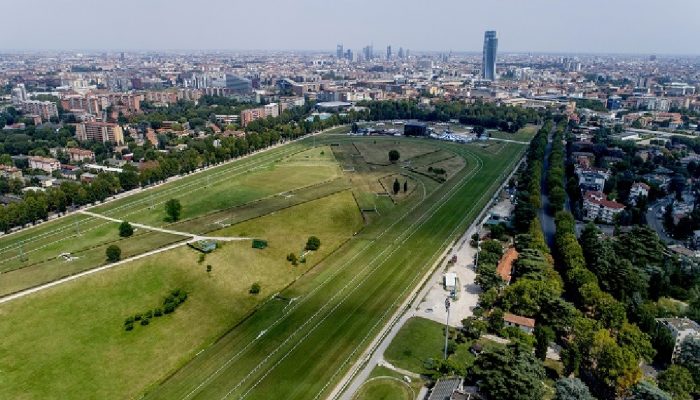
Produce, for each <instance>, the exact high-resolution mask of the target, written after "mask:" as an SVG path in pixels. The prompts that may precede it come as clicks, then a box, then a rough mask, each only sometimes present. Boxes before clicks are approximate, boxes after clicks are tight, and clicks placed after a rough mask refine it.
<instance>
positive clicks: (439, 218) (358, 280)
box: [147, 137, 525, 399]
mask: <svg viewBox="0 0 700 400" xmlns="http://www.w3.org/2000/svg"><path fill="white" fill-rule="evenodd" d="M317 140H318V139H317ZM329 140H333V141H341V140H342V139H340V138H339V137H332V138H330V139H329ZM346 140H363V141H365V143H366V144H368V143H371V142H369V141H372V140H377V142H378V143H379V142H380V141H382V139H381V138H377V139H375V138H348V139H346ZM384 140H385V141H387V142H389V144H391V142H393V141H394V140H395V139H394V138H386V139H384ZM403 140H409V141H411V139H403ZM413 142H414V143H415V142H418V141H417V140H416V141H413ZM431 144H432V145H434V146H439V147H443V146H444V148H450V149H454V151H455V152H457V153H458V154H460V155H461V156H463V157H466V158H467V159H468V162H467V165H472V166H473V168H467V169H465V171H464V172H462V173H459V174H457V175H455V177H454V178H453V179H451V180H449V181H447V182H446V183H445V184H443V185H441V186H439V187H438V188H437V190H435V191H434V192H433V193H431V194H429V195H428V197H427V198H426V199H425V201H422V202H418V203H414V202H406V203H403V204H399V205H398V206H397V207H395V208H394V210H392V211H389V212H388V213H387V214H385V215H383V216H382V218H381V219H379V220H377V221H376V222H375V223H373V224H372V225H370V226H367V227H366V228H365V229H364V230H363V231H361V232H360V233H359V234H358V235H356V236H355V237H354V238H353V240H351V241H349V242H348V243H346V244H345V245H344V246H342V247H341V248H340V249H339V250H338V251H337V252H336V253H334V255H333V257H329V258H327V259H325V260H323V261H322V262H321V264H320V265H319V267H318V268H316V269H314V271H312V273H311V274H308V275H306V276H305V277H303V278H301V279H299V280H298V281H297V282H295V283H294V284H293V285H292V286H291V287H290V288H288V289H286V290H284V291H283V292H282V293H281V295H282V296H283V297H285V298H290V299H295V300H294V301H293V302H292V303H291V305H290V307H288V308H286V309H284V310H280V308H279V307H278V306H275V305H274V304H272V305H268V304H265V305H262V306H261V307H260V308H259V309H258V310H257V311H256V313H255V314H253V315H252V316H251V317H250V318H248V319H246V320H245V321H243V322H242V323H241V324H240V325H238V326H237V327H236V328H235V329H233V330H232V331H231V332H229V333H228V334H227V335H226V336H224V337H223V338H222V339H221V340H220V341H218V342H217V343H215V344H214V345H212V346H211V347H209V348H207V349H206V350H205V351H204V352H203V353H202V354H200V355H199V356H198V357H196V358H194V359H193V360H192V361H191V362H190V363H189V364H188V365H186V366H185V367H184V368H182V369H181V370H180V371H178V372H177V373H176V374H174V375H173V376H171V377H170V378H168V379H167V380H166V381H165V382H164V383H163V384H162V385H160V386H158V387H155V388H153V390H151V391H150V392H149V394H148V395H147V398H149V399H173V398H184V397H187V398H196V399H210V398H223V397H226V396H228V397H230V398H254V399H267V398H275V397H280V396H282V397H284V398H285V399H313V398H316V397H317V396H318V397H324V396H325V395H327V394H328V393H329V391H330V390H331V389H332V388H333V385H334V384H335V383H336V382H337V381H338V380H339V379H340V377H341V376H342V375H343V374H344V372H345V371H346V369H347V368H348V367H349V366H350V365H351V364H352V362H353V361H354V360H355V359H356V358H357V357H358V356H359V355H360V354H361V352H362V350H363V349H364V348H365V346H367V344H368V343H369V342H370V340H371V338H372V337H373V336H374V335H375V334H376V333H377V332H378V330H379V328H380V327H381V326H382V324H383V323H385V322H386V320H387V318H388V317H389V316H390V315H391V314H392V313H393V312H394V311H395V310H396V309H397V307H398V306H399V304H400V303H401V301H402V300H403V299H404V298H405V296H406V295H407V294H408V293H409V292H410V290H411V289H412V288H413V287H414V286H415V285H416V284H417V283H418V281H419V279H420V277H422V276H423V275H424V274H425V272H426V271H428V269H429V267H430V266H431V265H432V263H433V262H434V261H435V260H436V259H437V258H438V257H439V255H440V253H441V252H442V250H443V249H444V248H445V247H446V246H447V245H448V243H449V242H450V241H451V240H453V239H455V238H456V237H457V236H458V235H459V234H461V232H463V230H464V229H465V228H466V227H467V226H468V225H469V224H470V223H471V221H472V220H473V219H474V218H475V217H476V215H477V214H478V212H479V211H480V210H481V208H482V207H483V206H484V205H485V204H486V202H487V201H488V200H490V198H491V196H492V195H493V193H494V191H495V189H496V188H497V187H498V185H499V183H500V182H501V181H502V180H503V179H504V178H505V173H506V171H508V170H509V169H511V168H513V166H514V165H515V163H516V162H517V160H518V159H519V157H520V155H522V152H523V151H524V150H525V146H522V145H510V144H506V145H504V146H503V147H502V148H501V151H500V152H499V153H498V155H497V156H495V155H491V154H490V153H488V152H485V151H482V150H480V148H479V147H477V146H471V145H470V146H457V145H451V144H439V143H435V144H433V142H431Z"/></svg>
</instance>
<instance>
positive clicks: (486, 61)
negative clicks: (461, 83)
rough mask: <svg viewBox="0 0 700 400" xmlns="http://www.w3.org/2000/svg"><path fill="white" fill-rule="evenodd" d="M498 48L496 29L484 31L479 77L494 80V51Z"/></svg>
mask: <svg viewBox="0 0 700 400" xmlns="http://www.w3.org/2000/svg"><path fill="white" fill-rule="evenodd" d="M497 50H498V38H497V37H496V31H486V32H485V33H484V53H483V56H482V64H481V65H482V71H481V77H482V78H484V79H487V80H490V81H495V80H496V51H497Z"/></svg>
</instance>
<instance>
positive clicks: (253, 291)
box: [248, 282, 261, 294]
mask: <svg viewBox="0 0 700 400" xmlns="http://www.w3.org/2000/svg"><path fill="white" fill-rule="evenodd" d="M260 289H261V288H260V284H259V283H258V282H255V283H254V284H252V285H251V286H250V290H248V293H250V294H258V293H260Z"/></svg>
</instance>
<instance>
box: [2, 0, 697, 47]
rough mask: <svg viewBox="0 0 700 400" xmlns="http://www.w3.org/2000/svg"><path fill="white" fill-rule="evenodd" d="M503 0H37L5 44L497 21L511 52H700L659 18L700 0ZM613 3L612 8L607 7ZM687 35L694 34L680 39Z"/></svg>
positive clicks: (272, 38)
mask: <svg viewBox="0 0 700 400" xmlns="http://www.w3.org/2000/svg"><path fill="white" fill-rule="evenodd" d="M58 3H62V4H58ZM501 3H502V4H500V5H501V6H502V7H499V12H498V13H495V14H494V13H490V12H489V6H488V5H486V4H481V3H473V2H455V1H446V0H441V1H437V2H434V3H433V4H432V8H431V11H432V14H431V13H415V12H411V11H409V10H410V9H415V7H412V6H416V7H421V6H422V5H421V4H419V3H418V2H415V1H413V2H412V1H409V2H408V4H406V5H405V7H401V8H400V9H397V8H396V7H394V6H393V5H391V4H385V3H377V2H370V1H366V0H359V1H356V2H353V3H352V4H351V3H347V4H343V2H342V1H341V2H340V4H339V7H333V8H327V7H325V5H326V3H324V2H322V1H320V0H306V1H303V2H297V3H295V4H287V3H285V2H283V1H279V0H272V1H271V2H270V4H269V5H270V9H271V10H274V15H271V16H267V15H261V14H260V13H259V11H257V10H256V9H255V7H254V6H253V5H251V4H230V3H227V2H223V1H221V0H203V1H201V2H199V3H198V7H197V8H195V9H192V7H190V6H188V5H187V4H186V2H184V1H170V2H165V1H163V0H154V1H151V2H147V3H141V2H135V1H134V0H127V1H126V2H124V3H122V4H121V6H120V7H118V8H110V9H107V7H106V6H99V5H98V6H95V5H93V4H91V3H87V2H86V1H84V0H76V1H71V2H70V3H69V4H65V2H49V1H47V0H29V1H26V2H13V3H11V4H7V5H6V6H5V11H6V15H14V16H17V17H16V18H8V19H7V20H6V21H5V23H4V24H3V25H2V26H0V35H2V36H3V37H5V38H7V39H8V40H7V41H4V44H3V45H1V46H2V47H0V50H3V51H8V50H28V51H39V50H115V51H116V50H126V51H152V50H160V51H162V50H171V51H176V50H188V49H191V50H203V51H206V50H234V51H248V50H267V51H272V50H307V51H328V52H329V53H331V54H332V53H333V48H334V46H335V45H336V44H337V43H343V44H344V46H345V48H346V49H353V50H354V51H355V52H357V51H359V50H360V49H361V48H362V47H363V46H365V45H367V44H371V43H374V45H375V46H377V48H380V46H379V44H383V45H393V46H397V47H398V46H399V45H401V46H403V47H404V48H410V49H412V50H414V51H449V50H452V51H454V52H479V49H480V47H481V41H482V38H483V32H484V31H486V30H496V31H498V32H499V36H500V37H501V38H502V39H503V40H502V46H499V47H501V49H499V51H500V52H501V53H511V52H512V53H521V52H533V53H569V54H660V55H663V54H668V55H697V54H700V27H699V26H697V25H696V24H690V23H686V24H684V23H678V21H675V20H673V19H667V18H663V19H662V18H658V16H659V15H663V13H665V12H666V11H667V10H669V9H674V10H677V11H678V12H680V13H681V14H682V15H697V14H699V13H700V3H697V2H692V1H689V0H672V1H670V2H666V3H664V4H657V3H653V2H647V1H643V2H641V3H644V4H641V5H642V7H640V2H632V1H629V0H622V1H618V2H614V3H611V4H608V3H606V2H604V1H602V0H592V1H589V2H587V4H586V7H585V8H580V9H575V10H572V9H571V7H570V6H569V5H568V4H564V3H563V2H562V3H555V4H552V3H551V2H548V1H545V0H533V1H529V2H527V4H521V2H517V1H515V0H503V1H502V2H501ZM647 3H648V4H647ZM351 6H352V7H351ZM601 7H602V8H601ZM603 8H604V9H605V11H606V12H605V13H601V12H599V11H600V10H601V9H603ZM36 10H42V12H41V13H36ZM134 10H137V11H138V12H134ZM214 11H215V12H214ZM662 11H663V12H662ZM77 15H79V16H80V19H76V18H75V16H77ZM19 16H24V18H20V17H19ZM251 16H252V18H250V17H251ZM464 16H467V18H466V19H465V18H464ZM62 19H70V20H71V21H73V23H70V24H62V25H61V27H60V29H58V30H57V29H56V28H55V21H56V20H62ZM165 21H167V22H168V23H165ZM178 21H180V22H181V23H177V22H178ZM173 22H175V23H173ZM358 22H359V23H358ZM631 22H633V23H631ZM105 26H114V27H119V29H113V30H109V29H104V27H105ZM650 26H654V29H649V27H650ZM417 27H418V28H421V27H425V28H426V29H416V28H417ZM427 28H429V29H427ZM85 32H95V34H92V35H86V34H85ZM679 37H683V38H685V39H687V40H683V41H679V40H677V38H679Z"/></svg>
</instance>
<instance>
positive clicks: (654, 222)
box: [646, 199, 680, 244]
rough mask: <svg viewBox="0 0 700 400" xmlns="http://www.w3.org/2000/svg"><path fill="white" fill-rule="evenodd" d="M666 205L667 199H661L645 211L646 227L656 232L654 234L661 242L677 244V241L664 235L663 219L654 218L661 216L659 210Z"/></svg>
mask: <svg viewBox="0 0 700 400" xmlns="http://www.w3.org/2000/svg"><path fill="white" fill-rule="evenodd" d="M668 204H669V200H668V199H662V200H659V201H658V202H656V203H654V205H652V206H651V207H649V208H648V209H647V214H646V219H647V225H649V227H650V228H651V229H653V230H654V231H656V234H657V235H659V238H661V240H663V241H664V242H665V243H668V244H679V243H680V242H679V241H677V240H676V239H674V238H672V237H670V236H668V235H667V234H666V231H665V230H664V223H663V219H661V218H657V217H656V216H657V215H663V212H662V211H661V209H662V208H664V207H666V206H667V205H668Z"/></svg>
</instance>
